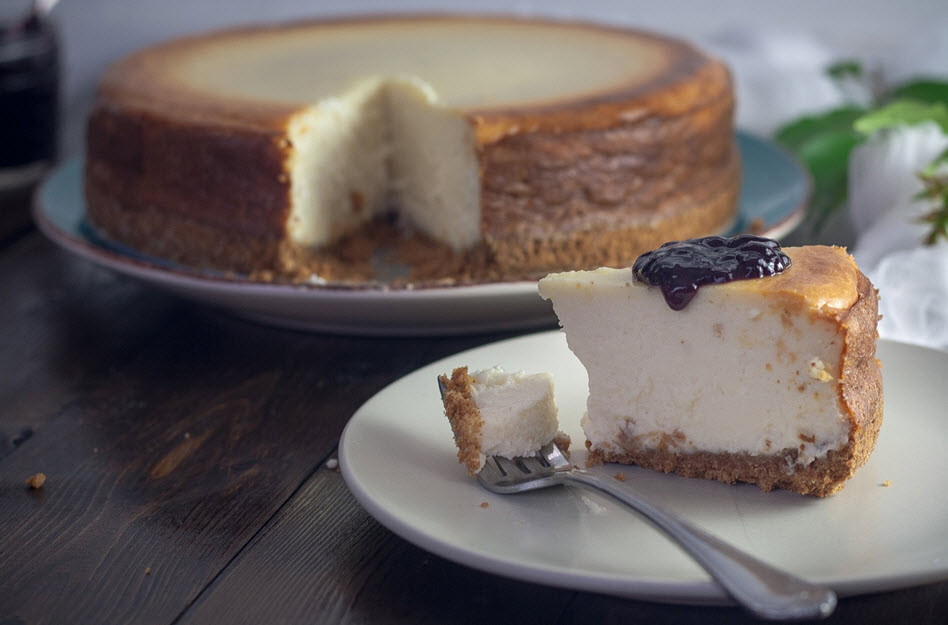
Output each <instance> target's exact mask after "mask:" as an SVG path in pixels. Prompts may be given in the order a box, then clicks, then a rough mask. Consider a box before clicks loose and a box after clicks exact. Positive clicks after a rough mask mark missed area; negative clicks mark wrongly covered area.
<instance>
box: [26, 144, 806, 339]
mask: <svg viewBox="0 0 948 625" xmlns="http://www.w3.org/2000/svg"><path fill="white" fill-rule="evenodd" d="M737 142H738V146H739V148H740V151H741V158H742V166H743V173H744V178H743V188H742V191H741V202H740V213H739V216H738V220H737V223H736V224H735V227H734V229H735V230H741V229H744V228H746V227H747V225H748V224H749V223H750V222H751V221H752V220H755V219H756V220H760V221H761V222H762V223H763V227H764V232H763V234H765V235H767V236H770V237H773V238H780V237H782V236H784V235H785V234H786V233H787V232H789V231H790V230H791V229H792V228H793V227H794V226H796V225H797V223H799V221H800V219H801V218H802V217H803V212H804V208H805V204H806V201H807V198H808V197H809V191H810V186H809V178H808V177H807V175H806V173H805V172H804V171H803V170H802V169H801V168H800V166H799V165H798V164H797V163H796V162H795V161H794V160H793V159H791V158H790V157H789V156H787V155H786V154H785V153H784V152H783V151H782V150H780V149H779V148H777V147H776V146H774V145H773V144H771V143H768V142H767V141H764V140H762V139H758V138H756V137H754V136H752V135H748V134H746V133H738V134H737ZM34 216H35V219H36V223H37V225H38V226H39V227H40V229H41V230H42V231H43V232H44V233H45V234H46V235H47V236H48V237H49V238H50V239H52V240H53V241H54V242H55V243H57V244H58V245H60V246H62V247H63V248H65V249H66V250H68V251H70V252H72V253H74V254H77V255H78V256H81V257H83V258H85V259H87V260H90V261H92V262H95V263H98V264H100V265H102V266H105V267H108V268H109V269H112V270H114V271H116V272H118V273H121V274H124V275H128V276H131V277H133V278H136V279H139V280H142V281H144V282H146V283H148V284H151V285H153V286H157V287H159V288H162V289H165V290H167V291H170V292H172V293H175V294H177V295H181V296H183V297H187V298H190V299H193V300H196V301H199V302H203V303H206V304H210V305H212V306H217V307H220V308H222V309H224V310H227V311H230V312H232V313H234V314H237V315H240V316H242V317H246V318H249V319H252V320H256V321H261V322H264V323H269V324H273V325H279V326H284V327H289V328H295V329H301V330H314V331H323V332H336V333H345V334H368V335H377V336H378V335H438V334H457V333H465V332H485V331H500V330H511V329H525V328H541V327H547V328H550V327H555V326H556V316H555V315H554V314H553V308H552V307H551V306H550V304H549V302H546V301H544V300H542V299H540V296H539V295H537V288H536V282H532V281H531V282H508V283H492V284H479V285H472V286H458V287H449V288H434V287H431V288H416V289H389V288H386V287H385V286H384V285H381V286H380V285H378V284H366V285H365V287H364V288H361V287H357V288H352V287H334V286H332V285H288V284H272V283H266V282H256V281H253V280H251V279H249V278H248V277H246V276H240V275H223V274H221V273H215V272H209V271H201V270H197V269H192V268H189V267H185V266H182V265H178V264H175V263H172V262H170V261H167V260H164V259H160V258H153V257H148V256H144V255H141V254H139V253H137V252H135V251H133V250H131V249H129V248H125V247H122V246H118V245H115V244H110V243H108V242H106V241H104V240H102V239H100V238H99V237H96V236H95V233H94V232H93V231H92V230H91V228H89V227H88V225H87V224H86V223H85V203H84V201H83V195H82V164H81V162H80V161H79V160H78V159H74V160H71V161H68V162H66V163H65V164H64V165H62V166H61V167H59V168H58V169H57V170H55V171H54V172H53V173H52V175H50V176H49V177H48V178H47V179H46V181H45V182H44V183H43V185H42V186H41V187H40V189H39V192H38V193H37V196H36V206H35V209H34Z"/></svg>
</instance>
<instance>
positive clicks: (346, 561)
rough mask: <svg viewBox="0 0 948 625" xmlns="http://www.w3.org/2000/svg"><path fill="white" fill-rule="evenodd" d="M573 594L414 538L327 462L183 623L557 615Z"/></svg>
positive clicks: (523, 619) (518, 619) (456, 620)
mask: <svg viewBox="0 0 948 625" xmlns="http://www.w3.org/2000/svg"><path fill="white" fill-rule="evenodd" d="M471 522H472V523H476V522H477V519H476V518H472V519H471ZM571 595H572V593H570V592H568V591H562V590H557V589H554V588H547V587H543V586H537V585H535V584H528V583H524V582H518V581H513V580H505V579H501V578H499V577H497V576H494V575H489V574H486V573H480V572H477V571H473V570H471V569H468V568H465V567H463V566H459V565H456V564H453V563H451V562H448V561H446V560H444V559H442V558H440V557H437V556H434V555H431V554H428V553H427V552H425V551H424V550H422V549H419V548H417V547H414V546H413V545H410V544H409V543H407V542H405V541H403V540H401V539H400V538H397V537H395V536H393V535H392V534H391V533H390V532H388V531H387V530H386V529H384V528H383V527H381V526H380V525H379V524H378V523H376V522H375V521H374V520H373V519H372V518H371V517H370V516H369V515H368V514H367V513H366V512H365V511H364V510H363V509H362V507H361V506H359V505H358V504H357V503H356V502H355V500H354V499H353V498H352V496H351V495H350V494H349V491H348V489H347V488H346V486H345V483H344V482H343V479H342V476H341V475H340V474H339V472H338V471H334V470H331V469H326V468H323V469H320V470H319V471H318V472H317V473H316V474H315V475H314V476H313V477H312V478H311V479H310V480H309V481H308V482H307V483H306V485H305V486H304V487H303V489H301V491H300V493H299V494H298V495H297V496H296V497H295V498H294V499H293V501H292V502H291V504H290V505H288V506H287V507H286V508H285V509H284V510H282V511H281V512H280V514H279V515H278V516H277V517H276V518H275V519H274V521H273V522H272V523H271V524H270V525H269V526H268V527H267V528H266V529H265V531H264V532H263V533H261V535H260V536H259V537H258V539H257V540H255V541H254V543H253V544H252V545H250V546H249V547H248V549H247V550H246V551H245V553H243V554H241V557H240V558H238V559H237V560H236V561H235V562H234V564H233V565H232V566H231V567H229V568H228V570H227V571H226V572H225V573H224V574H223V575H221V577H220V578H219V579H218V580H217V581H216V583H215V584H214V585H212V586H211V587H210V588H209V589H208V591H207V592H206V593H205V594H204V596H202V597H201V598H200V600H199V601H198V602H197V603H196V604H195V606H194V608H193V609H192V610H190V611H189V612H188V613H187V614H185V615H184V617H183V618H182V619H181V621H180V622H181V624H182V625H199V624H204V623H221V622H226V623H232V624H238V623H247V624H251V623H262V622H268V621H270V622H272V620H271V619H272V617H273V615H274V614H279V615H280V619H281V622H283V623H309V622H312V623H432V624H434V623H452V624H457V625H463V624H467V623H470V624H477V623H485V622H495V623H533V622H543V623H555V622H556V620H557V617H558V615H559V614H560V613H561V612H562V611H563V609H564V607H565V605H566V603H567V602H568V601H569V600H570V597H571ZM498 609H500V610H501V611H500V612H499V613H498Z"/></svg>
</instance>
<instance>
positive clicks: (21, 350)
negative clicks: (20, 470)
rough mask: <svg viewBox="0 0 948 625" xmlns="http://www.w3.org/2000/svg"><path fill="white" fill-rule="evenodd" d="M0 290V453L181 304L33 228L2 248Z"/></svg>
mask: <svg viewBox="0 0 948 625" xmlns="http://www.w3.org/2000/svg"><path fill="white" fill-rule="evenodd" d="M0 294H3V296H4V300H5V301H4V304H3V305H0V328H3V331H2V332H0V372H2V376H3V381H2V382H3V383H2V384H0V458H3V456H4V455H6V454H7V453H9V452H10V451H11V450H12V449H13V448H14V447H15V446H16V445H18V444H19V443H20V442H22V441H24V440H26V439H28V438H29V437H30V436H31V435H32V434H33V432H34V431H36V430H37V429H38V428H40V427H41V426H42V425H43V423H45V422H46V421H47V420H49V419H50V418H52V417H54V416H55V415H56V414H57V412H58V410H59V409H60V408H61V407H62V406H63V405H65V404H66V403H68V402H69V401H71V400H73V399H75V398H76V397H78V396H79V394H81V392H82V390H83V389H84V388H87V387H91V386H94V385H95V384H96V383H97V380H101V379H103V378H104V377H106V376H108V375H109V374H110V372H112V371H114V370H116V369H118V368H120V367H122V365H123V362H124V360H125V359H127V358H128V357H129V354H134V353H136V352H137V351H139V350H140V349H142V346H143V345H145V344H147V342H148V341H149V340H150V339H151V338H152V336H153V335H154V334H155V333H156V332H158V331H160V329H161V328H162V327H164V324H165V323H166V322H167V320H168V319H169V316H170V315H173V314H174V313H175V311H176V310H179V309H180V308H181V307H182V304H181V303H180V302H179V301H178V300H175V299H173V298H171V297H168V296H165V295H163V294H161V293H158V292H156V291H153V290H148V289H144V288H143V287H142V286H141V285H139V284H138V283H135V282H132V281H130V280H124V279H122V278H119V277H117V276H115V275H114V274H113V273H111V272H109V271H105V270H103V269H98V268H96V267H94V266H92V265H90V264H88V263H85V262H81V261H79V262H77V261H75V260H74V259H72V258H71V257H69V256H67V255H66V254H64V253H62V252H59V251H58V250H57V249H56V248H55V247H54V246H53V245H52V244H51V243H49V242H48V241H46V240H45V239H44V238H42V237H41V236H40V235H39V234H37V233H35V232H34V233H33V234H32V235H30V236H28V237H26V238H23V239H20V240H17V241H15V242H13V243H11V244H10V246H9V247H7V248H6V249H4V250H3V254H2V255H0ZM116 311H120V312H118V313H117V312H116Z"/></svg>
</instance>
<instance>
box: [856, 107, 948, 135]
mask: <svg viewBox="0 0 948 625" xmlns="http://www.w3.org/2000/svg"><path fill="white" fill-rule="evenodd" d="M929 120H930V121H934V122H936V123H937V124H938V125H940V126H941V128H942V130H943V131H945V132H948V106H946V105H945V104H944V103H943V102H938V103H935V104H930V103H927V102H919V101H918V100H896V101H894V102H892V103H890V104H887V105H886V106H883V107H882V108H880V109H876V110H874V111H871V112H869V113H866V114H865V115H863V116H862V117H860V118H859V119H857V120H856V121H855V122H854V123H853V128H855V129H856V130H857V131H858V132H861V133H863V134H865V135H871V134H872V133H874V132H876V131H878V130H882V129H885V128H893V127H896V126H902V125H913V124H919V123H921V122H925V121H929Z"/></svg>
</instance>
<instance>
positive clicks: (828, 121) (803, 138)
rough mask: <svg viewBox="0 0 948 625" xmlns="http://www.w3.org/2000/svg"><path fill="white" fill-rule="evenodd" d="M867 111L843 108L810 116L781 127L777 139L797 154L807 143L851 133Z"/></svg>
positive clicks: (857, 108)
mask: <svg viewBox="0 0 948 625" xmlns="http://www.w3.org/2000/svg"><path fill="white" fill-rule="evenodd" d="M865 113H866V110H865V109H864V108H861V107H858V106H843V107H840V108H836V109H833V110H831V111H829V112H827V113H823V114H820V115H809V116H806V117H801V118H800V119H798V120H796V121H794V122H791V123H789V124H786V125H784V126H783V127H781V128H780V129H779V130H778V131H777V134H776V139H777V141H779V142H780V143H782V144H783V145H784V146H786V147H787V148H789V149H790V150H792V151H794V152H796V151H798V150H799V149H800V148H801V147H802V146H803V145H804V144H805V143H807V142H808V141H811V140H812V139H814V138H816V137H818V136H820V135H823V134H827V133H834V132H840V131H851V130H852V127H853V123H854V122H855V121H856V120H857V119H859V118H860V117H862V116H863V115H865Z"/></svg>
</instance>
